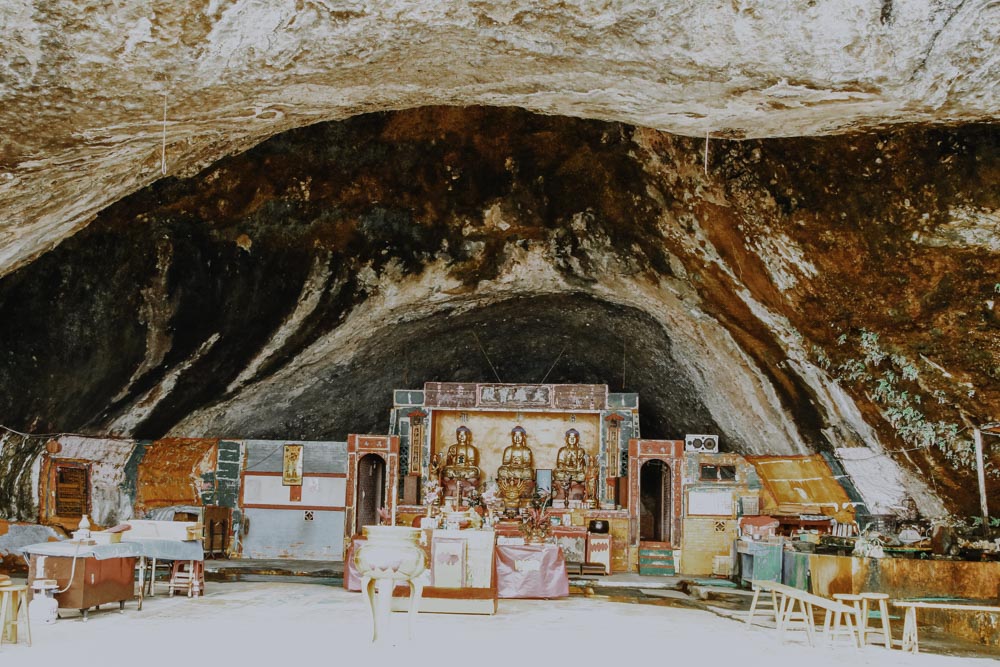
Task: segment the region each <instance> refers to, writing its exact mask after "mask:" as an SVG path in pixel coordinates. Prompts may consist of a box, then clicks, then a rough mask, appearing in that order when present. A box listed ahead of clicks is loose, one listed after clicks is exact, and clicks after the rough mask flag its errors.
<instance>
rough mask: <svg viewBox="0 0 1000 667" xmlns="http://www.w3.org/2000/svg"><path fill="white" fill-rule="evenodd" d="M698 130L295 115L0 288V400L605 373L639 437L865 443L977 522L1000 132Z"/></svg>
mask: <svg viewBox="0 0 1000 667" xmlns="http://www.w3.org/2000/svg"><path fill="white" fill-rule="evenodd" d="M705 148H706V147H705V142H704V140H703V139H694V138H684V137H678V136H674V135H670V134H668V133H664V132H659V131H655V130H651V129H648V128H637V127H634V126H631V125H624V124H620V123H605V122H600V121H590V120H578V119H573V118H557V117H549V116H539V115H533V114H530V113H527V112H523V111H516V110H509V109H508V110H504V109H492V108H477V107H472V108H466V109H457V108H449V107H437V108H427V109H419V110H410V111H405V112H395V113H378V114H370V115H364V116H359V117H356V118H352V119H351V120H348V121H344V122H336V123H323V124H317V125H314V126H311V127H308V128H301V129H298V130H294V131H290V132H288V133H285V134H282V135H280V136H278V137H275V138H273V139H271V140H269V141H267V142H265V143H263V144H261V145H259V146H257V147H255V148H253V149H251V150H249V151H247V152H245V153H243V154H241V155H239V156H234V157H230V158H226V159H224V160H221V161H219V162H217V163H215V164H213V165H211V166H210V167H209V168H207V169H206V170H204V171H203V172H201V173H198V174H195V175H193V176H190V177H187V178H168V179H163V180H161V181H158V182H157V183H156V184H155V185H153V186H151V187H149V188H146V189H144V190H141V191H139V192H137V193H136V194H134V195H132V196H130V197H127V198H125V199H123V200H122V201H120V202H118V203H116V204H115V205H113V206H111V207H109V208H108V209H106V210H105V211H103V212H102V213H101V214H100V215H99V216H98V219H97V220H96V221H95V222H94V223H93V224H91V225H89V226H88V227H87V228H86V229H85V230H83V231H81V232H80V233H79V234H77V235H75V236H74V237H72V238H70V239H68V240H67V241H65V242H64V243H62V244H61V245H60V246H59V247H58V248H56V249H55V250H53V251H51V252H49V253H46V254H45V255H43V256H41V257H40V258H39V259H38V260H36V261H34V262H32V263H31V264H29V265H27V266H25V267H23V268H22V269H20V270H17V271H15V272H13V273H11V274H10V275H8V276H6V277H5V278H3V279H2V280H0V339H2V340H3V341H4V342H5V345H6V352H7V354H6V356H5V357H3V358H0V412H2V413H3V414H4V415H6V416H5V419H8V420H9V421H10V422H12V423H8V424H7V425H9V426H12V427H15V428H20V429H21V430H25V431H29V430H30V431H32V432H43V431H62V430H81V431H85V432H88V433H94V434H119V435H127V436H135V437H145V438H155V437H160V436H162V435H164V434H171V435H177V436H190V437H237V438H288V437H294V438H304V439H313V440H317V439H336V440H342V439H343V438H344V436H345V435H346V434H347V433H350V432H384V430H385V428H386V423H385V419H386V417H387V414H388V408H389V405H390V399H391V396H390V391H391V389H393V388H398V387H417V386H420V384H421V383H423V382H424V381H428V380H438V381H451V380H456V381H457V380H466V381H468V380H483V379H492V378H493V377H494V376H495V374H496V375H497V376H499V377H500V378H501V379H502V380H504V381H513V382H538V381H541V380H542V379H543V378H544V379H546V380H547V381H549V382H588V383H589V382H594V383H607V384H609V385H610V386H611V387H612V389H613V390H620V389H622V388H624V389H625V390H628V391H637V392H639V394H640V397H641V401H642V402H641V414H642V423H641V428H642V434H643V437H647V438H661V437H666V438H674V437H682V436H683V434H684V433H704V432H717V433H720V435H721V436H722V442H723V446H724V448H727V449H729V450H733V451H739V452H741V453H787V454H796V453H807V452H813V451H831V452H832V451H838V450H843V449H845V448H857V447H864V448H867V449H868V450H870V452H871V456H873V457H880V461H881V463H880V464H884V465H890V467H894V468H900V467H901V468H902V469H904V470H905V471H906V473H907V475H906V477H905V479H904V481H903V482H902V485H903V486H904V487H905V488H906V490H907V492H908V493H909V494H911V495H913V496H915V497H917V498H918V499H924V498H926V499H928V501H927V502H928V503H931V502H932V501H933V502H936V500H935V498H936V497H937V496H940V497H942V498H944V499H945V500H946V502H947V503H948V505H949V507H950V508H951V509H953V510H955V511H963V512H966V513H972V512H973V510H974V508H975V506H976V505H977V502H976V500H975V496H974V493H975V484H974V477H973V476H972V473H971V470H972V468H971V458H970V448H971V440H970V438H969V434H968V431H967V428H966V421H969V422H979V423H981V422H984V421H988V420H990V419H995V418H996V415H997V414H998V413H1000V409H998V407H1000V394H998V383H997V382H996V379H997V377H1000V348H998V336H997V326H998V323H997V316H996V309H995V306H996V300H997V298H998V297H1000V294H998V291H1000V285H998V284H997V283H996V280H997V279H996V276H998V275H1000V258H998V254H997V252H996V249H995V247H994V245H993V244H994V240H995V224H994V223H995V221H996V215H997V214H996V211H997V210H1000V202H998V201H997V200H998V196H1000V195H998V192H997V190H996V188H995V187H993V186H992V185H991V184H994V183H996V176H997V172H998V168H1000V145H998V135H997V132H996V130H995V129H994V128H992V127H990V126H968V127H964V128H961V129H943V128H942V129H927V128H923V129H921V128H910V129H905V130H904V129H897V130H894V131H891V132H889V131H886V132H881V133H872V134H865V135H845V136H835V137H826V138H813V139H783V140H766V141H765V140H759V141H758V140H754V141H742V142H736V141H723V140H713V141H710V142H709V145H708V152H707V156H706V152H705ZM706 157H707V159H706ZM988 444H990V443H988ZM989 456H990V457H991V466H995V465H996V464H997V463H998V460H997V458H998V457H997V449H996V447H995V446H994V445H992V444H990V450H989ZM857 458H858V457H852V460H854V459H857ZM995 471H996V468H993V467H991V469H990V474H991V477H990V479H991V480H992V479H995V478H996V472H995ZM892 483H893V485H894V486H898V485H899V484H900V482H898V481H897V480H896V479H895V478H894V479H893V480H892ZM994 486H995V485H994ZM994 501H1000V499H998V498H996V497H995V496H994Z"/></svg>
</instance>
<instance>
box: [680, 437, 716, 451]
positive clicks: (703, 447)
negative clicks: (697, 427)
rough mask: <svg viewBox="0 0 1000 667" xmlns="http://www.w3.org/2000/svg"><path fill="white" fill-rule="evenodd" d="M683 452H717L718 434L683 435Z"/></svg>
mask: <svg viewBox="0 0 1000 667" xmlns="http://www.w3.org/2000/svg"><path fill="white" fill-rule="evenodd" d="M684 451H685V452H702V453H704V454H718V453H719V436H717V435H688V436H685V437H684Z"/></svg>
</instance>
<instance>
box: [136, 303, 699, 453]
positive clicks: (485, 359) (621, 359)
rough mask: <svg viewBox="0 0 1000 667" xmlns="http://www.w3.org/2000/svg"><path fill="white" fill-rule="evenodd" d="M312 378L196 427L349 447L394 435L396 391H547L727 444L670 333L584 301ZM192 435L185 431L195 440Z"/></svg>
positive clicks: (666, 430) (383, 336) (372, 336)
mask: <svg viewBox="0 0 1000 667" xmlns="http://www.w3.org/2000/svg"><path fill="white" fill-rule="evenodd" d="M309 372H310V373H311V374H312V377H311V378H304V377H303V376H302V374H301V373H298V372H295V373H291V374H289V380H293V379H297V380H298V381H301V380H306V382H304V383H302V384H303V385H305V386H306V389H305V390H303V391H301V392H300V393H298V394H297V396H296V397H295V399H294V401H293V402H292V403H289V402H288V398H287V389H288V387H287V386H285V384H284V383H283V382H275V383H271V385H270V386H269V387H267V388H263V387H262V388H261V389H260V390H259V391H256V392H254V393H253V396H252V399H250V400H247V397H242V398H237V399H236V400H235V404H236V405H237V406H238V407H235V408H234V404H229V405H227V406H224V409H221V410H217V411H215V417H214V419H212V420H211V422H210V423H206V422H205V421H201V420H197V419H196V420H195V421H194V422H193V424H198V425H199V426H200V428H202V429H208V430H211V431H212V432H213V434H216V435H223V434H225V435H230V436H236V435H239V436H242V437H252V438H287V437H299V438H306V439H335V440H340V439H343V438H345V437H346V435H347V434H348V433H380V432H384V430H385V428H386V424H387V419H388V414H389V410H390V408H391V407H392V390H393V389H421V388H423V384H424V383H425V382H509V383H541V382H543V381H544V382H546V383H552V384H562V383H567V384H607V385H608V389H609V391H611V392H622V391H624V392H628V393H637V394H638V395H639V401H640V403H639V408H640V417H641V421H640V428H641V431H642V435H643V436H644V437H647V438H682V437H683V436H684V434H685V433H686V432H711V433H717V432H718V427H717V425H716V424H714V423H713V421H712V418H711V415H710V414H709V411H708V409H707V408H706V407H705V404H704V402H703V401H702V398H701V397H700V396H699V395H698V393H697V391H696V390H695V389H694V388H693V387H692V385H691V384H690V383H689V381H688V378H687V375H686V372H685V370H684V369H683V367H682V366H681V365H680V364H678V362H677V360H676V359H675V358H674V354H673V350H672V345H671V340H670V337H669V335H668V333H667V332H666V331H665V330H664V328H663V327H662V326H661V325H660V323H659V322H657V321H656V320H655V319H654V318H653V317H652V316H651V315H650V314H649V313H646V312H643V311H641V310H639V309H636V308H633V307H629V306H622V305H619V304H615V303H611V302H609V301H606V300H602V299H599V298H596V297H594V296H592V295H590V294H587V293H583V292H571V293H565V294H544V295H526V296H516V297H508V298H503V297H502V296H501V297H499V298H498V300H497V301H494V302H490V303H485V304H482V305H477V306H475V307H472V308H468V309H464V308H463V309H460V308H458V307H455V306H454V305H451V306H449V305H444V306H443V307H441V308H440V309H439V310H438V311H437V312H435V313H434V314H432V315H429V316H425V317H420V318H415V319H413V320H411V321H405V322H397V323H394V324H387V325H384V326H382V327H381V328H379V329H378V330H372V331H370V332H368V333H367V334H366V340H365V341H364V342H363V343H362V344H361V345H360V346H359V347H358V349H357V352H356V353H355V354H353V355H352V356H351V357H350V358H349V359H345V360H342V361H333V360H332V359H331V360H330V361H329V362H327V363H326V364H325V365H324V366H323V367H321V368H317V367H315V366H313V367H312V370H310V371H309ZM163 417H164V418H165V420H166V421H173V420H174V419H176V418H177V417H180V415H172V416H168V415H163ZM149 426H153V427H154V428H155V425H154V424H147V427H149ZM191 428H193V426H192V424H191V423H189V424H188V425H186V426H185V431H186V433H185V434H191V433H188V432H187V429H191ZM157 430H159V429H157ZM177 435H180V433H177Z"/></svg>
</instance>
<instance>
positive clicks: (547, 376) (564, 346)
mask: <svg viewBox="0 0 1000 667" xmlns="http://www.w3.org/2000/svg"><path fill="white" fill-rule="evenodd" d="M567 347H569V343H565V344H564V345H563V348H562V349H561V350H559V354H558V355H557V356H556V360H555V361H553V362H552V365H551V366H549V370H547V371H546V372H545V377H543V378H542V381H541V382H539V384H545V381H546V380H548V379H549V373H551V372H552V369H553V368H555V367H556V364H558V363H559V360H560V359H561V358H562V356H563V352H565V351H566V348H567Z"/></svg>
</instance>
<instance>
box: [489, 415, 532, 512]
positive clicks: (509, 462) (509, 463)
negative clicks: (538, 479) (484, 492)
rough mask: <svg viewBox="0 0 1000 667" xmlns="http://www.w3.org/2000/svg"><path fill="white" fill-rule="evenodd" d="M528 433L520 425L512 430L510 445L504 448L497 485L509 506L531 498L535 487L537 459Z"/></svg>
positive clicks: (514, 505)
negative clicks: (528, 440)
mask: <svg viewBox="0 0 1000 667" xmlns="http://www.w3.org/2000/svg"><path fill="white" fill-rule="evenodd" d="M527 439H528V434H527V432H526V431H525V430H524V429H523V428H522V427H520V426H515V427H514V428H513V430H511V432H510V445H509V446H508V447H507V448H506V449H504V450H503V459H502V461H501V465H500V467H499V468H498V469H497V485H498V486H499V487H500V492H501V494H502V495H503V498H504V501H505V502H506V503H507V506H508V507H516V506H517V505H518V504H521V503H520V501H522V500H528V499H530V498H531V493H532V491H533V490H534V488H535V461H534V458H533V457H532V455H531V449H530V448H529V447H528V443H527Z"/></svg>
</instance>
